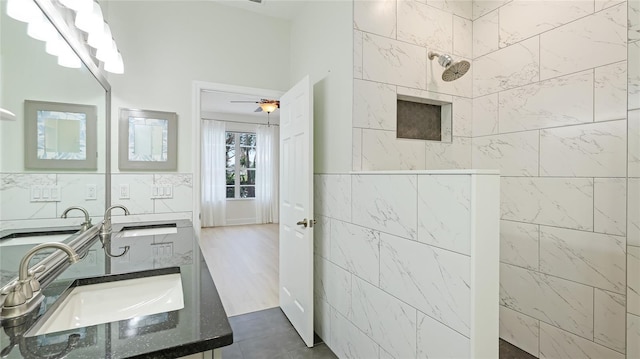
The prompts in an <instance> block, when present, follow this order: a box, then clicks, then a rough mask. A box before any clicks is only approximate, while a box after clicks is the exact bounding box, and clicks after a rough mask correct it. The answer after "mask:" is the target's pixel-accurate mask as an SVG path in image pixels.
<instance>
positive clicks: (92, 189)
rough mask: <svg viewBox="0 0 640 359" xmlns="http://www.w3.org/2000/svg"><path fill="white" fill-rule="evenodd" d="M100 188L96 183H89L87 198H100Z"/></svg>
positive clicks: (86, 191)
mask: <svg viewBox="0 0 640 359" xmlns="http://www.w3.org/2000/svg"><path fill="white" fill-rule="evenodd" d="M97 192H98V188H97V186H96V185H95V184H88V185H87V186H86V188H85V198H84V199H85V200H96V199H98V193H97Z"/></svg>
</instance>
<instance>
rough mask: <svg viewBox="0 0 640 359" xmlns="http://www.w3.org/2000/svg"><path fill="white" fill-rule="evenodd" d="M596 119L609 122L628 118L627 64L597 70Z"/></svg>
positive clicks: (624, 62) (617, 63)
mask: <svg viewBox="0 0 640 359" xmlns="http://www.w3.org/2000/svg"><path fill="white" fill-rule="evenodd" d="M594 94H595V96H594V119H595V121H609V120H619V119H624V118H625V117H626V116H627V62H626V61H623V62H616V63H615V64H611V65H607V66H602V67H597V68H596V69H595V90H594Z"/></svg>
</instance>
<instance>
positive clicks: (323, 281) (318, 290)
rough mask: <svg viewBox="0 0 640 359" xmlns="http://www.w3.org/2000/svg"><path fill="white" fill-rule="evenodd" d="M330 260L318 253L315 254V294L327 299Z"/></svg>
mask: <svg viewBox="0 0 640 359" xmlns="http://www.w3.org/2000/svg"><path fill="white" fill-rule="evenodd" d="M329 264H331V262H329V260H328V259H325V258H322V257H320V256H319V255H317V254H314V256H313V295H314V296H316V297H318V298H319V299H322V300H327V284H328V283H327V282H328V281H329Z"/></svg>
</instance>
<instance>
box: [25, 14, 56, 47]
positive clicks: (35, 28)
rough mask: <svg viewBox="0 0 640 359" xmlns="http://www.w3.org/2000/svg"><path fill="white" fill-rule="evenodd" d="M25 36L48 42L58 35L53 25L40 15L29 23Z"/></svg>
mask: <svg viewBox="0 0 640 359" xmlns="http://www.w3.org/2000/svg"><path fill="white" fill-rule="evenodd" d="M27 35H29V36H31V37H32V38H34V39H36V40H40V41H48V40H49V39H51V38H53V37H55V36H56V35H58V32H57V31H56V29H55V28H54V27H53V25H51V22H49V19H47V18H45V17H44V15H42V14H40V16H36V17H34V18H33V19H31V21H29V25H28V26H27Z"/></svg>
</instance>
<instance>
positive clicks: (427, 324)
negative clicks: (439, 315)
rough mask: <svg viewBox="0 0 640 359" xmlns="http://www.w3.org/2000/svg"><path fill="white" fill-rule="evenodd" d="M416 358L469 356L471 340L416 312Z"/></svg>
mask: <svg viewBox="0 0 640 359" xmlns="http://www.w3.org/2000/svg"><path fill="white" fill-rule="evenodd" d="M417 336H418V356H417V358H420V359H423V358H424V359H426V358H452V359H453V358H471V340H470V339H469V338H467V337H465V336H464V335H462V334H460V333H458V332H456V331H455V330H453V329H451V328H449V327H447V326H446V325H444V324H442V323H440V322H439V321H437V320H434V319H433V318H431V317H429V316H428V315H425V314H423V313H422V312H418V334H417Z"/></svg>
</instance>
